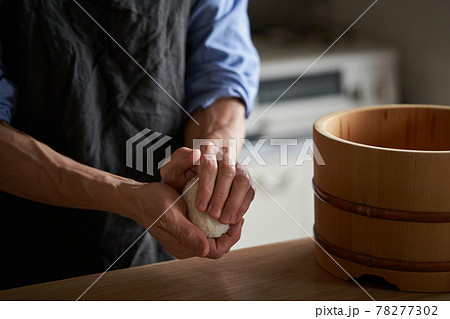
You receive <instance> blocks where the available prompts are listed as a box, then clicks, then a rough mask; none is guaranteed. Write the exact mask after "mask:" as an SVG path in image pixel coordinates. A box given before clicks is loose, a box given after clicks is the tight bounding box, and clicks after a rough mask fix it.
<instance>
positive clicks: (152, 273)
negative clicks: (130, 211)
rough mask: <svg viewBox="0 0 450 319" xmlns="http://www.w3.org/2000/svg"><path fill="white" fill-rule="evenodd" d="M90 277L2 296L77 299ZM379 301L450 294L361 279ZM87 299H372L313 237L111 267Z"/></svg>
mask: <svg viewBox="0 0 450 319" xmlns="http://www.w3.org/2000/svg"><path fill="white" fill-rule="evenodd" d="M97 276H98V275H90V276H84V277H79V278H72V279H67V280H61V281H56V282H50V283H45V284H40V285H34V286H28V287H22V288H16V289H10V290H4V291H0V300H75V299H77V298H78V296H79V295H80V294H81V293H82V292H83V291H84V290H85V289H86V288H87V287H88V286H89V285H90V284H91V283H92V282H93V281H94V280H95V279H96V278H97ZM360 283H361V284H362V285H363V287H364V288H365V289H366V290H367V291H368V292H369V293H370V294H371V295H372V296H373V297H374V298H375V299H376V300H449V299H450V294H449V293H445V294H442V293H441V294H438V293H404V292H400V291H398V290H395V289H394V288H392V287H391V286H389V285H387V284H382V283H380V282H377V281H373V280H371V281H368V280H363V281H360ZM82 300H369V297H368V296H367V295H366V294H365V293H364V292H363V291H362V290H361V289H360V288H358V287H357V286H356V285H355V283H353V282H351V281H343V280H341V279H338V278H335V277H333V276H332V275H330V274H328V273H327V272H325V271H324V270H322V268H320V266H319V265H318V264H317V263H316V261H315V260H314V244H313V242H312V240H311V239H309V238H308V239H300V240H294V241H289V242H284V243H278V244H271V245H265V246H259V247H253V248H247V249H242V250H237V251H232V252H230V253H229V254H228V255H227V256H225V257H224V258H222V259H220V260H207V259H200V258H192V259H188V260H175V261H169V262H164V263H159V264H153V265H148V266H141V267H136V268H131V269H125V270H118V271H111V272H109V273H107V274H105V276H104V277H103V278H101V279H100V280H99V281H98V282H97V284H96V285H95V286H93V288H92V289H91V290H90V291H89V292H88V293H86V295H84V297H83V298H82Z"/></svg>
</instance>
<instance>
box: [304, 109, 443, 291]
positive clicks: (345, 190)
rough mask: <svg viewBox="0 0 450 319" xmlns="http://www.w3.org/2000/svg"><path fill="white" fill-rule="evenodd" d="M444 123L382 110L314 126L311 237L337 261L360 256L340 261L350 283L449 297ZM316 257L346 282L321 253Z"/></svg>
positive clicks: (429, 115)
mask: <svg viewBox="0 0 450 319" xmlns="http://www.w3.org/2000/svg"><path fill="white" fill-rule="evenodd" d="M449 123H450V107H446V106H426V105H385V106H375V107H365V108H357V109H352V110H346V111H341V112H336V113H334V114H330V115H327V116H325V117H323V118H321V119H319V120H318V121H316V123H315V124H314V132H313V138H314V143H315V145H316V146H317V149H318V151H319V152H320V154H321V156H322V158H323V160H324V162H325V165H318V163H317V162H315V163H314V183H315V185H316V195H315V202H314V203H315V230H316V232H317V234H318V235H319V236H320V237H321V238H322V239H323V240H325V241H326V242H328V243H330V244H332V246H334V247H337V248H338V249H336V250H335V253H336V255H340V257H341V258H343V254H338V253H337V251H341V252H346V254H347V255H348V256H350V255H351V253H353V256H354V257H355V256H358V258H356V257H355V258H352V259H346V260H345V261H344V259H342V262H343V263H345V264H346V265H347V266H348V268H349V273H350V275H352V276H360V275H362V274H371V275H378V276H383V277H384V278H385V279H386V280H388V281H389V282H391V283H393V284H396V285H397V286H398V287H400V289H403V290H408V291H450V267H449V265H450V220H448V218H447V216H449V215H450V125H449ZM318 190H319V191H318ZM326 194H329V195H330V196H328V197H327V196H326ZM347 252H350V254H348V253H347ZM317 256H318V261H319V263H320V264H321V265H323V266H324V267H325V269H327V270H328V271H330V272H331V273H333V274H335V275H337V276H339V277H346V276H347V275H345V276H344V275H342V274H340V273H341V272H342V271H341V270H340V269H339V268H337V267H335V265H334V264H332V263H329V262H328V261H327V258H328V257H327V256H326V254H323V252H322V251H320V250H318V252H317ZM338 257H339V256H338ZM367 257H368V258H367ZM362 260H364V261H366V262H369V263H372V262H375V261H376V263H377V265H378V266H379V267H375V265H373V266H372V265H368V264H367V263H363V262H361V261H362ZM351 261H352V262H351ZM388 264H390V265H395V267H393V268H390V269H386V267H387V265H388ZM381 265H384V266H386V267H381ZM405 265H407V267H409V270H408V271H406V268H405ZM400 267H403V268H404V271H398V270H399V268H400ZM381 268H385V269H383V270H382V269H381ZM411 269H415V270H416V271H412V270H411ZM417 269H420V270H421V271H417ZM425 269H427V270H429V271H428V272H424V271H423V270H425ZM417 272H421V273H420V275H419V274H417Z"/></svg>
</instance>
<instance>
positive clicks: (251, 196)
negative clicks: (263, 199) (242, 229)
mask: <svg viewBox="0 0 450 319" xmlns="http://www.w3.org/2000/svg"><path fill="white" fill-rule="evenodd" d="M254 198H255V189H254V188H253V187H250V188H249V189H248V191H247V194H245V197H244V200H243V201H242V204H241V207H240V208H239V210H238V213H237V214H236V215H235V216H234V218H233V219H232V220H231V222H230V223H231V224H235V223H237V222H238V221H239V220H241V218H242V217H243V216H244V214H245V213H246V212H247V210H248V209H249V208H250V204H251V203H252V201H253V199H254Z"/></svg>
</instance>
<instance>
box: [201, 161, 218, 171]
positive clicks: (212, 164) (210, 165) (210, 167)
mask: <svg viewBox="0 0 450 319" xmlns="http://www.w3.org/2000/svg"><path fill="white" fill-rule="evenodd" d="M204 169H205V171H206V173H208V174H216V172H217V162H216V161H213V160H208V161H207V162H206V163H205V166H204Z"/></svg>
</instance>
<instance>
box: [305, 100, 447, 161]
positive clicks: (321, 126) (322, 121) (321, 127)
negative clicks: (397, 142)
mask: <svg viewBox="0 0 450 319" xmlns="http://www.w3.org/2000/svg"><path fill="white" fill-rule="evenodd" d="M392 108H405V109H406V108H411V109H426V108H435V109H442V110H446V111H449V112H450V107H449V106H444V105H432V104H383V105H374V106H363V107H355V108H351V109H345V110H341V111H336V112H333V113H330V114H327V115H325V116H322V117H320V118H319V119H317V120H316V121H315V122H314V125H313V127H314V130H315V131H316V132H317V133H319V134H321V135H323V136H325V137H327V138H329V139H332V140H335V141H337V142H341V143H344V144H348V145H352V146H356V147H361V148H366V149H373V150H379V151H388V152H398V153H416V154H448V155H450V149H449V150H439V151H432V150H414V149H400V148H390V147H382V146H374V145H368V144H363V143H357V142H353V141H349V140H346V139H344V138H340V137H338V136H336V135H333V134H331V133H330V132H328V131H327V130H325V125H326V122H327V121H329V120H331V119H332V118H334V117H336V116H339V115H342V114H351V113H355V112H364V111H369V110H374V109H382V110H383V109H392ZM319 151H320V150H319Z"/></svg>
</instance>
